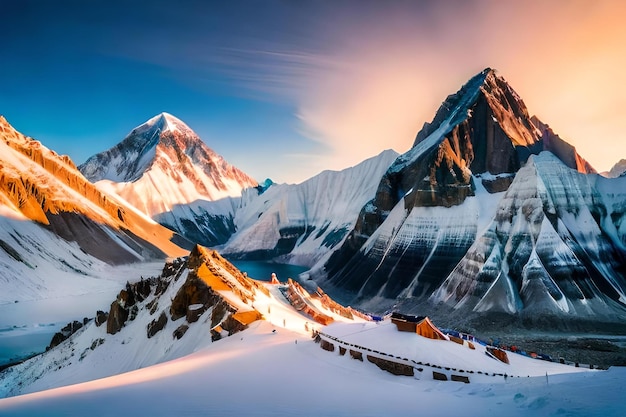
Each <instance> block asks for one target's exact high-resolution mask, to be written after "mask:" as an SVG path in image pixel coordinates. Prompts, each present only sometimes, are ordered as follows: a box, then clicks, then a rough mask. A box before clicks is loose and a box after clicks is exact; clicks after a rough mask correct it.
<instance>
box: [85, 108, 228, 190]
mask: <svg viewBox="0 0 626 417" xmlns="http://www.w3.org/2000/svg"><path fill="white" fill-rule="evenodd" d="M158 149H160V150H162V151H164V152H168V151H173V154H174V155H179V156H178V157H177V158H176V159H177V160H179V161H178V162H181V161H180V159H181V157H182V155H183V154H190V153H193V152H194V150H195V149H201V150H202V153H203V154H206V155H210V156H216V154H215V152H213V151H212V150H211V149H210V148H209V147H208V146H206V145H205V144H204V142H202V140H201V139H200V138H199V137H198V135H197V134H196V133H195V132H194V131H193V130H192V129H191V128H189V126H187V125H186V124H185V123H184V122H183V121H181V120H180V119H178V118H176V117H174V116H172V115H171V114H169V113H165V112H163V113H160V114H157V115H156V116H154V117H152V118H150V119H149V120H147V121H146V122H144V123H142V124H141V125H139V126H137V127H135V128H134V129H133V130H131V131H130V133H129V134H128V135H127V136H126V137H125V138H124V139H123V140H122V141H121V142H120V143H118V144H117V145H115V146H114V147H112V148H111V149H109V150H107V151H104V152H101V153H99V154H96V155H94V156H92V157H91V158H89V159H88V160H87V161H86V162H85V163H84V164H82V165H81V166H80V167H79V169H80V170H81V172H82V173H83V175H85V177H87V178H88V179H89V180H91V181H94V182H95V181H100V180H103V179H108V180H111V181H115V182H126V181H130V182H132V181H136V180H137V179H139V178H140V177H141V176H142V175H143V174H144V172H146V171H147V170H148V169H150V168H151V167H152V165H153V164H154V162H155V161H156V160H157V159H158V158H157V153H158V152H157V150H158ZM168 153H169V152H168Z"/></svg>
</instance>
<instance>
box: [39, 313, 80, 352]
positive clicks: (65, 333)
mask: <svg viewBox="0 0 626 417" xmlns="http://www.w3.org/2000/svg"><path fill="white" fill-rule="evenodd" d="M82 327H83V323H81V322H79V321H76V320H74V321H73V322H71V323H68V324H67V325H66V326H65V327H63V328H62V329H61V331H59V332H57V333H55V334H54V336H52V340H51V341H50V344H49V345H48V347H47V348H46V350H50V349H52V348H53V347H55V346H58V345H60V344H61V343H63V342H64V341H65V340H67V339H68V338H69V337H70V336H71V335H73V334H74V333H76V332H77V331H78V330H80V329H81V328H82Z"/></svg>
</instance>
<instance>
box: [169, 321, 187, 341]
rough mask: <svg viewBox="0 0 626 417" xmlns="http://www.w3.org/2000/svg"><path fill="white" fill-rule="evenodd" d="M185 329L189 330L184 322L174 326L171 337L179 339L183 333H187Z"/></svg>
mask: <svg viewBox="0 0 626 417" xmlns="http://www.w3.org/2000/svg"><path fill="white" fill-rule="evenodd" d="M187 330H189V326H187V325H186V324H181V325H180V326H178V327H177V328H176V330H174V333H172V337H174V338H176V339H181V338H182V337H183V336H184V335H185V333H187Z"/></svg>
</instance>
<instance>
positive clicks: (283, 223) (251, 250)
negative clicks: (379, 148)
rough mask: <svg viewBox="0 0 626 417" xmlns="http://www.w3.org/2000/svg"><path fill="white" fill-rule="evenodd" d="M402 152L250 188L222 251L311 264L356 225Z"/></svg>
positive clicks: (244, 257)
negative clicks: (260, 188) (294, 181)
mask: <svg viewBox="0 0 626 417" xmlns="http://www.w3.org/2000/svg"><path fill="white" fill-rule="evenodd" d="M396 157H397V153H395V152H394V151H392V150H388V151H384V152H382V153H381V154H379V155H378V156H376V157H373V158H370V159H368V160H365V161H364V162H362V163H360V164H358V165H356V166H354V167H352V168H347V169H345V170H342V171H324V172H322V173H320V174H318V175H316V176H315V177H313V178H311V179H309V180H307V181H304V182H303V183H301V184H274V185H272V186H271V187H269V188H267V189H266V190H265V191H264V192H263V193H262V194H260V193H258V192H257V190H256V189H250V190H247V191H246V192H245V193H244V196H243V198H242V201H241V207H239V208H237V210H236V214H235V218H234V222H235V225H236V228H237V233H235V234H234V235H233V237H232V238H231V239H230V240H229V241H228V242H227V243H226V245H225V246H224V248H223V249H222V252H223V253H224V254H227V255H228V256H230V257H233V258H242V259H251V258H252V259H253V258H265V259H267V258H270V259H271V258H274V259H275V260H279V261H281V262H290V263H295V264H299V265H308V266H312V265H313V264H314V263H316V262H317V261H319V260H320V259H321V258H323V257H324V256H326V255H327V253H329V252H330V251H332V250H333V249H335V248H336V246H337V245H339V244H340V243H341V242H342V241H343V239H344V238H345V237H346V235H347V233H348V231H349V230H350V229H351V228H352V227H354V223H355V221H356V219H357V215H358V212H359V210H360V208H361V207H362V206H363V205H364V204H365V203H366V202H367V201H368V200H369V199H371V198H372V197H373V196H374V193H375V191H376V188H375V187H376V184H377V183H378V181H379V180H380V177H381V176H382V174H383V173H384V172H385V171H386V170H387V168H388V167H389V165H390V164H391V163H392V162H393V160H394V159H395V158H396Z"/></svg>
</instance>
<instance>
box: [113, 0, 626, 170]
mask: <svg viewBox="0 0 626 417" xmlns="http://www.w3.org/2000/svg"><path fill="white" fill-rule="evenodd" d="M307 4H308V3H307ZM290 13H291V14H289V13H286V14H285V15H282V16H280V18H281V19H282V20H279V19H274V20H273V21H272V20H271V19H270V21H269V23H268V22H265V23H263V24H259V23H258V21H257V22H256V23H255V21H253V20H250V19H248V20H247V21H246V22H245V23H247V24H249V25H250V26H249V27H246V30H244V31H242V32H241V33H240V32H237V31H234V30H230V29H228V28H229V26H228V25H229V24H230V23H231V22H230V21H228V20H226V21H225V22H221V23H220V24H221V26H220V31H222V32H223V31H224V28H225V27H226V28H227V30H226V32H227V36H226V35H224V33H222V32H220V31H217V32H212V31H211V30H210V29H206V28H205V27H207V25H205V26H201V25H197V27H194V28H192V29H190V30H189V32H188V33H178V32H176V33H175V36H172V34H171V33H170V32H168V31H165V32H164V33H165V34H166V35H162V34H160V32H157V33H153V34H148V35H146V36H153V37H152V38H150V39H136V41H137V44H136V45H134V44H133V43H132V42H131V43H127V44H125V45H123V46H121V47H120V48H119V50H118V52H119V51H122V52H123V53H124V54H125V55H126V56H129V57H132V59H137V60H143V61H145V62H150V63H153V64H155V65H159V66H161V67H163V68H166V69H168V70H170V73H171V76H172V77H177V78H178V79H179V80H180V82H181V83H186V84H187V85H189V86H190V87H192V88H197V89H202V88H207V90H211V91H214V88H215V85H216V84H218V85H219V84H227V86H226V87H227V88H228V89H229V94H238V95H240V96H241V97H245V98H252V99H255V100H261V101H263V100H266V101H278V102H281V103H288V104H289V105H291V106H292V107H293V112H294V117H296V118H297V120H298V121H299V126H298V129H299V132H300V133H301V134H302V135H304V136H306V137H308V138H309V139H311V140H314V141H317V142H319V143H321V144H323V145H324V147H326V148H327V149H328V150H329V152H328V154H326V155H315V157H316V158H322V159H323V161H321V162H320V164H319V165H320V166H325V167H328V168H332V169H339V168H342V167H346V166H350V165H353V164H355V163H357V162H359V161H361V160H363V159H365V158H366V157H369V156H372V155H374V154H376V153H378V152H380V151H381V150H382V149H386V148H394V149H396V150H397V151H400V152H403V151H406V150H407V149H408V148H409V147H410V146H411V144H412V143H413V139H414V137H415V135H416V133H417V132H418V130H419V129H420V128H421V126H422V124H423V123H424V122H426V121H429V120H430V119H431V118H432V116H433V115H434V112H435V110H436V109H437V107H438V105H439V104H440V102H441V101H442V100H443V99H445V97H446V95H447V94H450V93H453V92H455V91H456V89H457V88H459V87H460V86H461V85H462V84H463V83H464V82H465V81H466V80H467V79H469V78H470V77H471V76H472V75H474V74H475V73H477V72H478V71H480V70H482V69H483V68H484V67H486V66H491V67H494V68H497V69H498V70H500V74H501V75H503V76H504V77H505V78H507V79H508V80H509V82H511V84H512V85H513V87H514V88H515V89H516V90H517V91H518V92H519V93H520V95H521V96H522V98H524V100H525V101H526V103H527V104H528V106H529V109H530V111H531V112H533V113H535V114H537V115H538V116H539V117H540V118H542V119H543V120H545V121H546V122H547V123H550V124H551V126H552V127H553V128H555V130H556V131H557V132H558V133H560V134H561V135H562V136H563V137H564V138H566V139H567V140H569V141H570V142H572V143H573V144H575V145H576V146H577V147H578V148H579V151H580V152H581V153H582V154H583V156H585V157H587V158H588V159H589V160H590V161H591V162H592V164H594V165H595V166H596V167H597V168H599V169H608V168H609V167H610V165H611V164H612V163H613V162H614V161H613V159H615V160H617V159H619V157H620V156H621V157H626V138H625V137H624V133H623V130H622V128H621V121H622V119H623V118H622V117H620V113H619V112H618V111H616V109H623V108H624V104H626V103H625V102H624V97H626V87H625V85H626V84H625V83H623V75H622V74H623V68H624V67H626V48H625V47H624V45H626V26H625V25H623V24H622V22H621V21H620V20H621V19H622V17H623V16H624V15H626V9H625V8H624V6H622V2H619V1H596V2H593V3H590V2H588V1H577V0H573V1H554V2H544V1H537V0H533V1H529V2H523V3H522V2H502V1H455V2H432V3H425V2H402V1H397V2H391V3H387V2H384V4H383V2H367V1H365V2H347V3H342V4H341V5H340V6H337V9H333V7H332V6H328V5H323V6H320V7H319V8H315V7H313V6H311V5H310V4H308V6H307V7H305V8H304V9H296V8H292V10H290ZM268 15H270V13H269V12H268V13H266V16H268ZM310 15H314V16H312V17H311V16H310ZM233 16H235V15H233ZM229 31H230V32H229ZM159 36H162V38H159ZM155 37H156V38H155ZM233 91H234V93H233ZM598 140H602V142H603V143H604V144H605V146H606V147H609V148H611V149H614V150H615V151H614V152H611V153H610V155H607V153H606V152H605V151H603V150H602V147H599V146H597V143H598Z"/></svg>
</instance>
